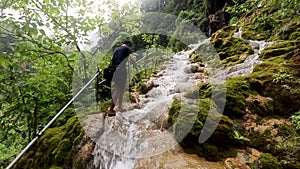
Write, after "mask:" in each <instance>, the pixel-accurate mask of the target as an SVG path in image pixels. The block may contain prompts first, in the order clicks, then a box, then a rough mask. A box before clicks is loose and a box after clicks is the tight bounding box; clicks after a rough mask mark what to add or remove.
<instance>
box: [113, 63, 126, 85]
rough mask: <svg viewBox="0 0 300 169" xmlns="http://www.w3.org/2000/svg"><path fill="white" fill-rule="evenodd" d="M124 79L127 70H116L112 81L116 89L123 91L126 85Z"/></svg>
mask: <svg viewBox="0 0 300 169" xmlns="http://www.w3.org/2000/svg"><path fill="white" fill-rule="evenodd" d="M126 78H127V70H126V68H117V69H116V71H115V73H114V76H113V81H114V83H115V86H116V87H117V88H121V89H124V88H125V85H126Z"/></svg>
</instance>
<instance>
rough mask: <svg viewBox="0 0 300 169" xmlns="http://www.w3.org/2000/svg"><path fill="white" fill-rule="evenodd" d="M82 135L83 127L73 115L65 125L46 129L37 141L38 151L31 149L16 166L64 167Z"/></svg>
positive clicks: (25, 168) (25, 167)
mask: <svg viewBox="0 0 300 169" xmlns="http://www.w3.org/2000/svg"><path fill="white" fill-rule="evenodd" d="M82 136H83V129H82V128H81V125H80V123H79V121H78V120H77V117H76V116H73V117H71V118H70V119H69V120H68V121H67V123H66V124H65V125H63V126H61V127H55V128H50V129H48V130H46V131H45V133H44V134H43V135H42V136H41V138H40V139H38V141H37V151H36V153H34V149H31V150H30V151H29V152H28V153H27V154H26V155H24V156H23V158H22V159H21V160H20V161H19V162H18V163H17V165H16V168H24V169H27V168H34V166H35V165H36V166H38V168H50V167H52V168H55V167H56V168H64V166H66V165H68V162H69V160H70V156H71V154H72V152H73V149H74V148H75V147H76V145H77V144H78V143H79V140H80V139H81V138H82ZM73 140H74V141H73ZM33 159H34V160H35V163H33V161H34V160H33ZM54 164H55V166H53V165H54ZM20 166H22V167H20Z"/></svg>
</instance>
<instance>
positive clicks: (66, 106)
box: [6, 71, 106, 169]
mask: <svg viewBox="0 0 300 169" xmlns="http://www.w3.org/2000/svg"><path fill="white" fill-rule="evenodd" d="M99 73H100V72H99V71H98V72H97V73H96V74H95V75H94V76H93V77H92V78H91V79H90V81H88V82H87V83H86V84H85V85H84V86H83V87H82V88H81V89H80V90H79V91H78V92H77V93H76V95H75V96H73V98H72V99H71V100H70V101H69V102H68V103H67V104H66V105H65V106H64V107H63V108H62V109H61V110H60V111H59V112H58V113H57V114H56V115H55V116H54V117H53V118H52V120H51V121H50V122H49V123H48V124H47V125H46V126H45V127H44V128H43V129H42V130H41V131H40V132H39V133H38V134H37V136H36V137H35V138H34V139H32V140H31V142H30V143H28V144H27V146H26V147H25V148H24V149H23V150H22V151H21V153H20V154H18V156H17V157H16V158H15V159H14V160H13V161H12V162H11V163H10V164H9V165H8V166H7V167H6V169H10V168H11V167H12V166H13V165H14V164H15V163H17V162H18V160H19V159H20V158H21V157H22V156H23V155H24V154H25V152H26V151H27V150H28V149H29V148H30V147H31V146H32V145H33V144H34V143H35V142H36V141H37V139H38V138H39V137H41V136H42V135H43V134H44V132H45V131H46V130H47V129H48V128H49V127H50V126H51V125H52V124H53V123H54V122H55V120H56V119H57V118H58V117H59V116H60V115H61V114H62V113H63V112H64V111H65V110H66V108H68V107H69V105H70V104H71V103H72V102H73V101H74V100H75V99H76V98H77V97H78V96H79V95H80V94H81V92H82V91H83V90H84V89H85V88H86V87H87V86H88V85H89V84H90V83H91V82H92V81H93V80H94V79H95V78H96V77H97V76H98V75H99ZM105 81H106V80H105V79H104V80H102V81H101V82H99V83H98V84H101V83H103V82H105Z"/></svg>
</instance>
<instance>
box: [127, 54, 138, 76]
mask: <svg viewBox="0 0 300 169" xmlns="http://www.w3.org/2000/svg"><path fill="white" fill-rule="evenodd" d="M129 58H130V60H131V63H132V64H133V67H134V68H135V70H136V72H139V69H138V66H137V63H136V60H135V58H134V56H133V54H130V55H129Z"/></svg>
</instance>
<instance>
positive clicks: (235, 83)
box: [224, 77, 255, 117]
mask: <svg viewBox="0 0 300 169" xmlns="http://www.w3.org/2000/svg"><path fill="white" fill-rule="evenodd" d="M226 89H227V91H226V104H225V110H224V115H227V116H229V117H242V116H243V115H245V114H246V111H245V110H246V108H247V103H246V98H247V97H248V96H249V95H250V94H253V93H255V91H252V90H251V88H250V84H249V83H247V82H246V81H245V80H244V78H243V77H238V78H231V79H229V80H227V82H226Z"/></svg>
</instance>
